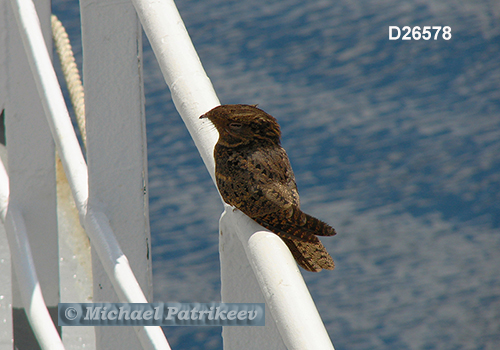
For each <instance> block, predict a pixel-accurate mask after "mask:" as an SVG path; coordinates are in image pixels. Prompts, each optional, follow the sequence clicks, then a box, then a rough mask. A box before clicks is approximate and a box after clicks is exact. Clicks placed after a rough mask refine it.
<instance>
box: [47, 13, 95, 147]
mask: <svg viewBox="0 0 500 350" xmlns="http://www.w3.org/2000/svg"><path fill="white" fill-rule="evenodd" d="M50 21H51V24H52V38H53V39H54V43H55V46H56V51H57V55H58V56H59V61H60V62H61V68H62V71H63V74H64V79H65V80H66V85H67V86H68V90H69V95H70V99H71V104H72V105H73V110H74V111H75V116H76V121H77V124H78V128H79V129H80V134H81V135H82V140H83V145H84V146H85V147H86V146H87V132H86V128H85V94H84V91H83V84H82V79H81V77H80V73H79V71H78V67H77V65H76V62H75V56H74V54H73V49H72V48H71V43H70V42H69V38H68V33H66V29H64V27H63V25H62V23H61V22H60V21H59V20H58V19H57V16H56V15H51V17H50Z"/></svg>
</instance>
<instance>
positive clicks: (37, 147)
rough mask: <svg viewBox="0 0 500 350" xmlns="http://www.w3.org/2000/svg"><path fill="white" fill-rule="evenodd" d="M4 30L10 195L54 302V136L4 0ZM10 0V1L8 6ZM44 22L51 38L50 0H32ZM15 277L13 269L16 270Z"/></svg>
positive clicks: (45, 33) (48, 39)
mask: <svg viewBox="0 0 500 350" xmlns="http://www.w3.org/2000/svg"><path fill="white" fill-rule="evenodd" d="M5 5H7V6H6V8H5V9H4V10H6V19H7V23H6V24H7V26H8V28H7V30H6V32H5V34H6V35H8V40H7V44H8V46H7V50H8V52H7V55H8V56H7V59H6V64H7V79H8V84H7V86H6V92H7V100H6V101H5V105H4V107H5V127H6V134H7V135H6V138H7V149H8V153H9V160H8V161H9V165H8V169H9V177H10V200H11V202H12V203H15V204H16V205H17V207H18V208H19V210H20V211H21V213H22V215H23V217H24V220H25V224H26V230H27V235H28V238H29V240H30V242H31V246H32V253H33V260H34V262H35V264H36V266H38V267H39V268H43V270H44V273H40V274H39V276H38V278H39V281H40V287H41V288H42V291H43V294H44V297H45V302H46V304H47V305H48V306H49V307H57V303H58V301H59V288H58V281H59V268H58V263H59V262H58V258H57V255H58V254H57V217H56V182H55V169H54V152H55V150H54V142H53V140H52V138H51V136H50V130H49V127H48V125H47V121H46V119H45V115H44V113H43V108H42V105H41V103H40V99H39V98H38V92H37V89H36V85H35V81H34V79H33V77H32V74H31V71H30V68H29V64H28V60H27V59H26V55H25V53H24V48H23V44H22V40H21V36H20V35H19V31H18V30H17V25H16V18H15V15H14V13H13V12H15V11H13V8H15V7H16V6H17V5H15V4H14V3H12V2H11V1H5ZM12 5H14V7H12ZM36 7H37V9H38V11H39V12H40V14H41V21H40V22H39V21H38V19H37V20H36V23H37V24H38V27H39V28H40V27H42V28H43V35H42V34H41V35H40V37H39V40H40V41H41V42H42V43H45V42H47V43H49V47H50V43H51V35H50V23H49V16H50V1H48V0H36ZM14 281H15V275H14ZM13 285H14V293H13V304H14V307H16V308H22V307H23V306H22V302H21V298H20V293H19V291H18V289H17V283H15V282H14V284H13Z"/></svg>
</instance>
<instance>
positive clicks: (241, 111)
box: [200, 105, 336, 272]
mask: <svg viewBox="0 0 500 350" xmlns="http://www.w3.org/2000/svg"><path fill="white" fill-rule="evenodd" d="M200 118H207V119H209V120H210V121H211V122H212V123H213V124H214V125H215V127H216V128H217V131H218V132H219V140H218V142H217V144H216V145H215V150H214V158H215V177H216V180H217V187H218V189H219V192H220V194H221V195H222V199H223V200H224V201H225V202H226V203H227V204H230V205H232V206H234V207H235V208H237V209H239V210H241V211H242V212H243V213H245V214H246V215H247V216H249V217H250V218H252V219H253V220H255V221H256V222H257V223H259V224H260V225H262V226H264V227H265V228H267V229H269V230H270V231H272V232H274V233H275V234H277V235H278V236H279V237H281V239H282V240H283V241H284V242H285V243H286V245H287V246H288V248H289V249H290V251H291V253H292V255H293V257H294V258H295V260H296V261H297V263H298V264H299V265H300V266H302V267H303V268H304V269H306V270H308V271H314V272H318V271H321V269H327V270H333V268H334V266H335V265H334V263H333V259H332V257H331V256H330V254H328V252H327V251H326V249H325V247H324V246H323V244H322V243H321V241H320V240H319V239H318V238H317V237H316V236H333V235H335V234H336V232H335V229H334V228H333V227H331V226H329V225H328V224H326V223H324V222H323V221H320V220H318V219H316V218H314V217H312V216H310V215H308V214H306V213H304V212H302V211H301V210H300V203H299V193H298V191H297V185H296V184H295V176H294V175H293V171H292V167H291V165H290V161H289V160H288V156H287V154H286V152H285V150H284V149H283V148H282V147H281V140H280V139H281V131H280V126H279V124H278V122H277V121H276V119H275V118H274V117H272V116H271V115H269V114H267V113H266V112H264V111H263V110H261V109H259V108H257V107H256V106H250V105H222V106H218V107H215V108H214V109H212V110H211V111H209V112H207V113H205V114H204V115H202V116H201V117H200Z"/></svg>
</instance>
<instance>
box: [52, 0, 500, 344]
mask: <svg viewBox="0 0 500 350" xmlns="http://www.w3.org/2000/svg"><path fill="white" fill-rule="evenodd" d="M177 6H178V7H179V10H180V12H181V15H182V16H183V18H184V21H185V23H186V26H187V28H188V31H189V33H190V35H191V37H192V39H193V41H194V44H195V46H196V48H197V50H198V53H199V55H200V57H201V60H202V62H203V64H204V66H205V69H206V71H207V73H208V75H209V76H210V78H211V80H212V82H213V84H214V86H215V89H216V91H217V93H218V95H219V98H220V100H221V102H222V103H247V104H255V103H258V104H259V106H260V107H261V108H262V109H264V110H266V111H267V112H269V113H270V114H272V115H274V116H275V117H276V118H277V119H278V120H279V122H280V124H281V125H282V131H283V145H284V147H285V148H286V149H287V150H288V154H289V156H290V159H291V162H292V166H293V168H294V171H295V174H296V178H297V183H298V186H299V191H300V193H301V201H302V206H303V209H304V211H306V212H308V213H311V214H313V215H315V216H317V217H320V218H322V219H324V220H326V221H328V222H329V223H331V224H332V225H333V226H334V227H335V228H336V229H337V231H338V232H339V234H338V235H337V236H336V237H334V238H329V239H324V240H323V242H324V244H325V246H326V247H327V248H328V250H329V251H330V252H331V254H332V256H333V257H334V259H335V263H336V266H337V268H336V269H335V271H333V272H328V271H325V272H321V273H318V274H314V273H308V272H303V275H304V278H305V279H306V281H307V283H308V286H309V288H310V291H311V293H312V294H313V297H314V299H315V301H316V303H317V306H318V309H319V311H320V313H321V315H322V317H323V320H324V322H325V325H326V327H327V330H328V332H329V334H330V337H331V338H332V340H333V342H334V345H335V348H336V349H337V350H342V349H350V350H354V349H372V350H375V349H494V348H495V346H498V344H500V278H499V274H500V234H499V233H500V232H499V228H500V6H499V5H498V4H494V3H493V2H489V1H477V2H474V3H472V2H461V1H451V0H441V1H431V0H428V1H425V0H424V1H416V0H412V1H404V2H402V1H394V0H392V1H390V0H386V1H345V0H342V1H326V0H324V1H321V0H320V1H318V0H300V1H299V0H268V1H265V0H255V1H251V2H250V1H233V0H224V1H222V0H205V1H197V0H196V1H195V0H189V1H187V0H182V1H181V0H179V1H177ZM54 12H55V13H57V14H58V15H60V17H61V20H62V21H63V23H64V24H65V25H66V26H67V27H68V30H69V32H70V37H71V39H72V40H73V42H74V43H75V50H76V52H77V55H78V60H79V62H80V63H81V48H80V47H79V45H80V40H79V39H78V26H79V20H78V17H77V16H78V5H77V3H76V2H63V1H61V0H54ZM390 25H397V26H400V27H403V26H405V25H408V26H417V25H418V26H424V25H430V26H435V25H439V26H450V27H451V30H452V38H451V40H448V41H446V40H443V39H442V37H441V38H440V39H439V40H435V41H434V40H430V41H424V40H420V41H415V40H411V41H401V40H399V41H390V40H388V27H389V26H390ZM144 42H145V47H144V61H145V67H144V74H145V91H146V103H147V106H146V113H147V132H148V157H149V185H150V218H151V232H152V237H153V258H154V283H155V286H154V287H155V289H154V293H155V299H156V300H158V301H184V302H191V301H200V302H205V301H213V300H220V294H219V293H220V292H219V290H220V281H219V260H218V232H217V230H218V219H219V216H220V213H221V211H222V205H221V204H220V200H219V197H218V195H217V192H216V189H215V187H214V185H213V184H212V182H211V179H210V178H209V175H208V173H207V171H206V169H205V168H204V165H203V163H202V161H201V158H200V157H199V155H198V152H197V150H196V148H195V146H194V143H193V142H192V140H191V139H190V136H189V134H188V132H187V131H186V129H185V127H184V125H183V123H182V121H181V119H180V117H179V115H178V113H177V112H176V110H175V108H174V106H173V104H172V101H171V99H170V93H169V91H168V88H167V87H166V85H165V83H164V81H163V78H162V76H161V73H160V71H159V69H158V66H157V63H156V61H155V59H154V55H153V54H152V52H151V50H150V48H149V44H148V43H147V40H146V39H145V40H144ZM220 331H221V330H220V328H208V327H199V328H197V327H177V328H174V327H170V328H167V329H165V332H166V334H167V336H168V338H169V341H170V343H171V345H172V348H173V349H183V350H184V349H221V348H222V340H221V337H220Z"/></svg>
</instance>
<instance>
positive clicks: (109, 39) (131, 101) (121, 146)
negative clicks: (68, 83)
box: [80, 0, 152, 349]
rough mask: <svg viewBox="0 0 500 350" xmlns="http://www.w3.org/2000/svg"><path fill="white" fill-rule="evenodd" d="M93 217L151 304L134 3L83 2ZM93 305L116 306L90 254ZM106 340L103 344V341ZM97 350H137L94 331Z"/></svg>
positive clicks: (131, 341) (120, 331)
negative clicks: (99, 217) (100, 217)
mask: <svg viewBox="0 0 500 350" xmlns="http://www.w3.org/2000/svg"><path fill="white" fill-rule="evenodd" d="M80 9H81V18H82V39H83V40H82V45H83V81H84V84H85V110H86V123H87V164H88V171H89V203H88V205H89V209H90V210H92V209H94V210H98V211H102V212H104V213H105V214H106V216H107V217H108V219H109V222H110V224H111V227H112V228H113V231H114V232H115V234H116V237H117V239H118V241H119V244H120V246H121V248H122V250H123V252H124V253H125V255H126V256H127V258H128V260H129V262H130V265H131V266H132V269H133V271H134V273H135V276H136V277H137V280H138V282H139V284H140V286H141V287H142V290H143V291H144V294H145V295H146V298H148V300H150V301H151V299H152V271H151V254H150V232H149V217H148V195H147V188H148V187H147V166H146V157H147V153H146V134H145V111H144V93H143V82H142V42H141V39H142V31H141V28H140V24H139V21H138V19H137V15H136V12H135V10H134V8H133V6H132V4H131V3H130V2H116V1H110V0H97V1H95V0H92V1H89V0H82V1H81V2H80ZM93 279H94V301H95V302H98V301H118V299H117V296H116V294H115V292H114V290H113V288H112V285H111V283H110V282H109V279H108V277H107V276H106V274H105V271H104V270H103V268H102V266H101V263H100V261H99V259H98V258H97V256H96V254H94V253H93ZM104 335H105V336H104ZM96 341H97V348H98V349H132V348H134V349H136V348H140V344H139V341H138V339H137V336H136V334H135V333H134V332H130V331H126V328H123V327H106V328H99V327H97V328H96Z"/></svg>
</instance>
